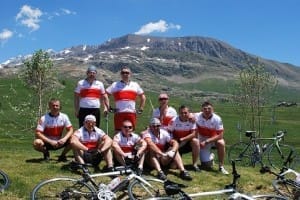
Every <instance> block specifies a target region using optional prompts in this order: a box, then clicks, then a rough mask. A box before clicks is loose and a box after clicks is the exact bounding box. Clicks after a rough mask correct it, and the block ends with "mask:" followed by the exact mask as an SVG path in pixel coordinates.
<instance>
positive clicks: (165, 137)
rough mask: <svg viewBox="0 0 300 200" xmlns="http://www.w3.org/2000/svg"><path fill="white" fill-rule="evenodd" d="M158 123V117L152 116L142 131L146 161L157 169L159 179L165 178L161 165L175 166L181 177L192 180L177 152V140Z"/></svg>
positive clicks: (166, 166)
mask: <svg viewBox="0 0 300 200" xmlns="http://www.w3.org/2000/svg"><path fill="white" fill-rule="evenodd" d="M160 125H161V123H160V121H159V119H157V118H152V119H151V121H150V127H149V129H147V130H146V131H144V132H143V138H144V140H145V141H146V143H147V146H148V150H149V152H148V154H147V156H146V160H147V162H148V163H149V164H150V166H151V167H153V168H155V169H156V170H157V172H158V175H157V176H158V178H159V179H161V180H166V179H167V176H166V175H165V173H164V172H163V170H162V167H165V168H174V169H176V168H177V169H179V170H180V175H179V176H180V177H181V178H182V179H184V180H192V177H191V176H190V174H189V173H188V171H186V170H185V169H184V165H183V163H182V159H181V156H180V154H179V153H177V151H178V142H177V141H176V140H174V139H173V138H172V137H171V136H170V134H169V133H168V132H167V131H166V130H164V129H161V128H160Z"/></svg>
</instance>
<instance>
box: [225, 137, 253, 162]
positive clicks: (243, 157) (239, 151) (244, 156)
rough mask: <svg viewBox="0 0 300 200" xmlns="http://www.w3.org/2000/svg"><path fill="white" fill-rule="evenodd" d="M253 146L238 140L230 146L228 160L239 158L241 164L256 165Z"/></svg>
mask: <svg viewBox="0 0 300 200" xmlns="http://www.w3.org/2000/svg"><path fill="white" fill-rule="evenodd" d="M253 152H254V150H253V146H252V145H251V144H249V143H246V142H238V143H235V144H233V145H231V146H230V147H229V150H228V160H229V161H231V160H239V161H240V162H238V163H239V165H241V166H245V167H249V166H253V165H255V161H254V160H253V156H252V154H253ZM253 167H254V166H253Z"/></svg>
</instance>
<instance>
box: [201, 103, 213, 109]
mask: <svg viewBox="0 0 300 200" xmlns="http://www.w3.org/2000/svg"><path fill="white" fill-rule="evenodd" d="M206 106H213V105H212V103H210V102H209V101H204V102H203V103H202V105H201V107H202V108H203V107H206Z"/></svg>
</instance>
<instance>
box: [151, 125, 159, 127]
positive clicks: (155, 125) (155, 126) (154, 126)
mask: <svg viewBox="0 0 300 200" xmlns="http://www.w3.org/2000/svg"><path fill="white" fill-rule="evenodd" d="M152 126H153V127H156V128H158V127H160V125H152Z"/></svg>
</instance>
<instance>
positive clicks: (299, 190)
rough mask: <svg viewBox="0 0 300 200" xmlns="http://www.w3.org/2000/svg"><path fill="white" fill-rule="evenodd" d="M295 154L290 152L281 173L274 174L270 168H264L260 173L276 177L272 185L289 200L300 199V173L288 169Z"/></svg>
mask: <svg viewBox="0 0 300 200" xmlns="http://www.w3.org/2000/svg"><path fill="white" fill-rule="evenodd" d="M293 153H294V152H293V151H291V152H290V154H289V156H288V158H287V159H286V162H285V163H284V165H283V167H282V168H281V170H280V172H279V173H275V172H273V171H272V170H271V169H270V167H268V166H264V167H262V169H261V170H260V172H261V173H265V172H268V173H270V174H273V175H275V176H276V179H275V180H273V181H272V185H273V188H274V190H275V191H276V193H277V194H280V195H282V196H285V197H287V198H289V199H300V173H298V172H297V171H295V170H293V169H291V168H288V167H286V166H287V164H288V163H289V162H292V160H293V158H292V154H293Z"/></svg>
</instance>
